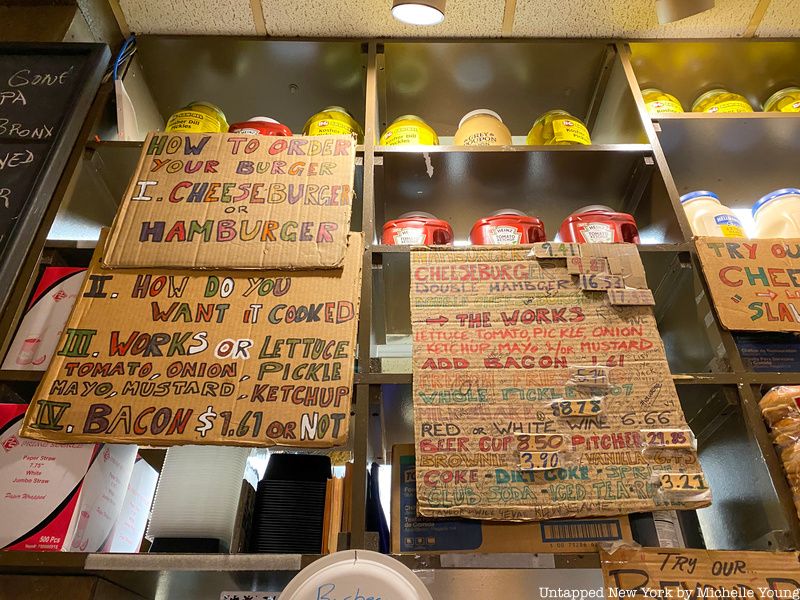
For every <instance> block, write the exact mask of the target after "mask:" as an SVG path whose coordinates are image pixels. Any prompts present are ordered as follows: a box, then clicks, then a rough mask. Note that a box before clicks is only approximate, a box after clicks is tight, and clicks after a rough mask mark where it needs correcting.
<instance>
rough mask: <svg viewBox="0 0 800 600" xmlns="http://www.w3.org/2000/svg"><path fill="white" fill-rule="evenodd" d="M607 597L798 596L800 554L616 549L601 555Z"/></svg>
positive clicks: (673, 549)
mask: <svg viewBox="0 0 800 600" xmlns="http://www.w3.org/2000/svg"><path fill="white" fill-rule="evenodd" d="M600 562H601V566H602V568H603V579H604V581H605V585H606V590H607V593H606V597H607V598H628V597H633V594H634V591H635V594H636V597H637V598H639V597H641V598H674V599H676V600H682V599H688V598H702V597H706V598H709V597H710V598H737V599H739V598H746V599H749V600H755V599H757V598H783V599H786V600H793V599H796V598H800V553H798V552H747V551H742V550H736V551H731V552H725V551H721V550H689V549H678V548H620V549H618V550H616V551H614V552H612V553H610V554H609V553H607V552H602V553H601V554H600Z"/></svg>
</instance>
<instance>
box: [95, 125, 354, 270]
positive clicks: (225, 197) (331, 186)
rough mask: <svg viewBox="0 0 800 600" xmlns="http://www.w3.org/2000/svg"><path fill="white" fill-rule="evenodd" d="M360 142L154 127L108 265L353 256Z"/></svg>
mask: <svg viewBox="0 0 800 600" xmlns="http://www.w3.org/2000/svg"><path fill="white" fill-rule="evenodd" d="M355 155H356V140H355V139H354V138H352V137H349V136H344V135H337V136H324V137H303V136H293V137H268V136H261V135H242V134H227V133H218V134H207V133H196V134H185V133H151V134H149V135H148V136H147V139H145V141H144V147H143V149H142V155H141V158H140V159H139V165H138V167H137V169H136V173H135V174H134V176H133V179H132V180H131V183H130V185H129V186H128V189H127V191H126V193H125V197H124V198H123V199H122V203H121V204H120V207H119V211H118V212H117V216H116V218H115V219H114V225H113V227H112V230H111V236H110V238H109V246H108V253H107V255H106V257H105V258H104V264H105V265H106V266H108V267H175V268H181V267H191V268H205V269H265V268H282V269H302V268H332V267H338V266H340V265H341V264H342V261H343V260H344V254H345V247H346V246H347V234H348V231H349V230H350V215H351V212H352V208H353V180H354V176H355Z"/></svg>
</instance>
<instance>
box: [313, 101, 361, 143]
mask: <svg viewBox="0 0 800 600" xmlns="http://www.w3.org/2000/svg"><path fill="white" fill-rule="evenodd" d="M303 135H355V136H356V138H357V140H358V143H359V144H361V143H363V142H364V130H363V129H361V125H359V124H358V121H356V120H355V119H354V118H353V115H351V114H350V113H349V112H347V111H346V110H345V109H344V108H342V107H341V106H326V107H325V108H323V109H322V110H321V111H319V112H318V113H316V114H314V115H312V116H311V118H310V119H308V121H306V124H305V125H304V126H303Z"/></svg>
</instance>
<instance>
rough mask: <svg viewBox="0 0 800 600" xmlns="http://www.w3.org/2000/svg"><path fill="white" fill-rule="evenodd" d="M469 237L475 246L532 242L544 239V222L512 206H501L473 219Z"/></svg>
mask: <svg viewBox="0 0 800 600" xmlns="http://www.w3.org/2000/svg"><path fill="white" fill-rule="evenodd" d="M469 239H470V241H471V242H472V243H473V244H475V245H477V246H483V245H493V244H506V245H508V244H532V243H534V242H543V241H545V239H546V235H545V231H544V223H542V221H541V219H539V218H538V217H533V216H530V215H526V214H525V213H524V212H522V211H519V210H516V209H514V208H503V209H500V210H498V211H495V212H493V213H492V214H491V215H489V216H488V217H484V218H483V219H478V220H477V221H475V224H474V225H473V226H472V230H471V231H470V234H469Z"/></svg>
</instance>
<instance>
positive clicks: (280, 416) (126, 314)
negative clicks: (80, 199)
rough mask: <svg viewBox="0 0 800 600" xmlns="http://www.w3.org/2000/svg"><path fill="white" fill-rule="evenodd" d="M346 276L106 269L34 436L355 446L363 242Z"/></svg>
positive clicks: (89, 289)
mask: <svg viewBox="0 0 800 600" xmlns="http://www.w3.org/2000/svg"><path fill="white" fill-rule="evenodd" d="M349 239H350V243H349V245H348V247H347V254H346V257H345V261H344V264H343V266H342V268H341V269H329V270H324V271H323V270H316V271H293V272H286V271H261V272H258V273H254V272H252V271H198V270H194V271H189V270H185V271H164V270H156V269H120V270H116V271H111V270H108V269H105V268H103V267H102V266H101V264H100V263H101V258H102V254H103V240H102V239H101V241H100V244H99V245H98V248H97V250H96V251H95V255H94V258H93V259H92V264H91V265H90V267H89V271H88V273H87V277H86V281H85V283H84V286H83V288H82V290H81V296H80V298H79V300H78V302H77V304H76V305H75V310H74V311H73V312H72V315H71V316H70V319H69V323H68V325H67V328H66V330H65V332H64V335H63V336H62V338H61V340H60V342H59V346H58V347H59V351H58V354H57V355H56V358H55V360H53V361H52V362H51V363H50V367H49V368H48V370H47V373H46V374H45V376H44V378H43V379H42V382H41V384H40V385H39V388H38V390H37V392H36V395H35V397H34V399H33V401H32V402H31V407H30V409H29V411H28V414H27V416H26V419H25V424H24V426H23V430H22V431H23V435H25V436H27V437H32V438H35V439H41V440H48V441H56V442H89V443H91V442H98V441H103V442H113V443H125V442H131V443H137V444H141V445H145V444H151V445H172V444H222V445H228V446H236V445H239V446H259V447H263V446H272V445H288V446H294V447H298V446H303V447H329V446H334V445H339V444H342V443H343V442H344V441H345V440H346V439H347V434H348V427H349V421H350V400H351V395H352V385H353V371H354V369H353V365H354V360H355V342H356V331H357V328H358V310H359V299H360V295H359V290H360V284H361V263H362V248H363V235H362V234H360V233H352V234H350V238H349Z"/></svg>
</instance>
